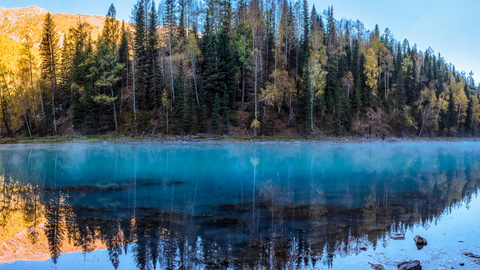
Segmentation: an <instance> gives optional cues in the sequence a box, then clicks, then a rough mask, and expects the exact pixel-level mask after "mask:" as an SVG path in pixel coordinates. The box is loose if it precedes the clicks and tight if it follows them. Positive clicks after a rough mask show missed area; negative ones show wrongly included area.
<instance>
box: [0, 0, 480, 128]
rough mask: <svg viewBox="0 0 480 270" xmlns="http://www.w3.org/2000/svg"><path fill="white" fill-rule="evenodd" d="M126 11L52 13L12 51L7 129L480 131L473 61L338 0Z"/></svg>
mask: <svg viewBox="0 0 480 270" xmlns="http://www.w3.org/2000/svg"><path fill="white" fill-rule="evenodd" d="M115 17H116V10H115V7H114V6H113V4H112V6H111V7H110V8H109V9H108V12H107V14H106V17H105V21H104V25H103V29H102V30H101V32H100V33H98V34H95V35H93V34H92V29H93V27H92V26H91V25H90V24H89V23H87V22H85V21H82V20H81V19H80V18H79V19H78V20H77V23H76V25H73V27H71V28H70V29H69V30H68V31H65V32H64V33H62V32H60V31H57V26H56V24H55V22H54V20H53V19H52V15H51V14H50V13H47V14H46V15H45V16H44V18H43V31H42V34H41V40H40V41H39V42H38V44H37V45H36V44H35V43H34V42H33V41H32V40H29V39H28V38H24V39H22V43H21V46H20V48H18V55H17V57H14V58H12V59H9V58H7V56H6V55H7V54H4V56H2V58H3V59H1V58H0V90H1V91H0V105H1V106H0V109H1V112H0V120H1V135H2V136H8V137H13V136H25V137H32V136H52V135H71V134H75V135H79V134H81V135H85V134H119V135H144V134H148V135H152V136H159V135H163V134H169V135H189V134H192V135H195V134H226V135H241V136H273V135H280V136H287V135H294V136H297V135H301V136H343V135H358V136H378V137H384V136H386V135H389V136H390V135H392V136H422V137H423V136H467V137H470V136H476V135H477V133H478V128H479V124H480V105H479V91H478V90H479V89H478V87H477V86H476V85H475V82H474V80H473V73H472V72H470V73H469V74H468V75H467V74H466V73H465V72H459V71H457V70H456V69H455V66H454V65H452V64H449V63H447V62H446V61H445V59H444V58H443V57H442V56H441V54H440V53H436V52H435V51H434V50H433V49H432V48H426V50H424V51H422V50H421V48H417V46H416V45H415V44H413V45H412V44H410V42H409V41H408V40H403V41H398V40H396V39H395V38H394V37H393V34H392V31H391V30H390V29H388V28H386V29H385V30H380V29H379V27H378V26H377V27H375V29H373V30H368V29H365V27H364V25H363V24H362V23H361V22H360V21H351V20H346V19H341V20H337V19H335V17H334V8H333V7H328V8H327V9H326V10H325V11H323V12H319V11H317V9H316V7H315V6H314V7H313V8H312V9H310V6H309V4H308V2H307V1H306V0H302V1H301V0H298V1H290V0H288V1H287V0H265V1H261V0H238V1H235V2H233V1H230V0H207V1H206V2H205V3H204V4H203V3H202V2H201V1H197V0H193V1H185V0H165V1H164V2H162V3H160V4H158V3H155V2H154V1H150V0H138V2H137V3H136V4H135V6H134V7H133V9H132V14H131V22H123V21H119V20H117V19H116V18H115ZM94 36H95V38H94ZM12 42H13V41H11V40H9V39H8V38H5V37H4V36H1V35H0V47H1V49H2V51H4V52H7V51H9V50H14V47H15V46H14V44H13V45H12V44H11V43H12ZM453 60H454V59H453Z"/></svg>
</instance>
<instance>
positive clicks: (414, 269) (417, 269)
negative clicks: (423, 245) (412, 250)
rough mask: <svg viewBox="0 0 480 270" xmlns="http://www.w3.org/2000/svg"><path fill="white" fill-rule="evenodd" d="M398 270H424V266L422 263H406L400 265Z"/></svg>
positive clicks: (416, 261) (415, 261)
mask: <svg viewBox="0 0 480 270" xmlns="http://www.w3.org/2000/svg"><path fill="white" fill-rule="evenodd" d="M397 270H422V265H421V264H420V261H418V260H414V261H406V262H402V263H401V264H399V265H398V268H397Z"/></svg>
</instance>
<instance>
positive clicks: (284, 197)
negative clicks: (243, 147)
mask: <svg viewBox="0 0 480 270" xmlns="http://www.w3.org/2000/svg"><path fill="white" fill-rule="evenodd" d="M15 158H16V159H19V158H18V157H17V156H15V154H14V153H13V152H8V151H7V152H5V151H4V152H0V164H1V166H0V175H1V178H0V184H1V186H0V188H1V194H0V196H1V197H0V198H1V200H0V203H1V204H0V207H1V208H0V209H1V211H0V225H1V228H2V229H0V241H1V242H4V241H11V240H9V239H15V237H18V233H19V232H20V231H21V230H25V231H26V232H27V234H26V235H27V236H26V237H27V238H28V241H29V242H30V243H32V244H35V243H37V242H40V241H42V240H41V239H42V237H41V235H42V234H44V235H45V238H46V241H47V244H48V248H49V250H48V253H49V256H50V258H51V259H52V261H53V263H56V262H57V261H58V260H59V259H60V257H61V254H62V252H65V250H75V251H81V252H84V253H86V252H90V251H94V250H97V249H107V250H108V255H109V258H110V261H111V264H112V266H113V267H114V268H115V269H116V268H118V267H119V265H120V264H121V261H120V258H121V256H122V254H126V253H128V254H129V256H132V257H133V258H134V261H135V264H136V266H137V267H138V268H139V269H151V268H155V267H159V268H160V269H174V268H175V269H176V268H182V269H192V268H195V267H202V268H234V269H244V268H260V267H268V268H270V267H272V268H276V269H283V268H289V269H291V268H304V267H307V266H310V267H315V266H323V265H327V266H328V267H333V265H334V261H335V257H336V256H339V255H340V254H351V253H352V254H355V253H358V252H361V251H362V250H364V249H365V248H366V247H367V246H368V247H373V248H375V247H376V246H377V245H379V244H381V243H382V242H383V241H385V240H386V239H387V238H389V235H393V234H395V233H402V232H404V231H406V230H409V229H411V228H413V226H415V225H418V224H420V225H424V226H425V225H427V224H429V223H432V222H434V221H436V220H437V219H439V217H440V216H441V215H442V214H443V213H445V211H447V212H448V211H451V210H452V208H454V207H455V206H457V205H458V204H459V203H465V204H466V205H468V203H469V201H470V199H471V198H472V196H474V195H475V194H477V192H478V188H479V184H480V183H479V181H478V179H479V177H478V175H480V174H479V171H478V168H480V167H478V166H477V165H478V164H479V158H478V157H477V158H471V155H470V154H469V155H464V156H460V158H459V157H458V156H456V157H455V160H456V161H457V165H456V167H455V168H454V169H453V170H448V169H445V168H444V166H443V165H442V164H443V163H442V158H444V157H443V156H441V155H439V156H435V164H437V166H436V167H435V168H436V169H435V170H431V168H425V167H423V169H422V170H421V171H419V172H416V171H412V170H410V169H409V168H408V167H407V168H403V169H401V172H399V173H398V174H397V173H396V172H395V173H390V174H387V175H388V177H390V179H391V180H388V181H387V180H385V179H386V175H385V174H380V173H372V172H370V173H369V177H370V179H371V181H369V182H368V184H367V185H366V184H365V181H360V180H357V179H350V180H348V181H346V183H342V182H339V183H338V185H344V186H346V187H342V188H341V189H340V191H338V192H332V191H331V189H329V185H331V183H330V182H329V181H325V182H315V181H314V178H315V177H318V174H315V173H311V174H306V175H300V176H298V177H300V178H302V177H303V178H304V180H302V181H304V182H306V183H307V185H306V187H305V188H302V189H300V190H298V189H295V188H294V187H292V186H293V185H289V184H288V183H287V184H285V183H284V182H281V181H275V180H264V181H260V180H258V179H257V181H258V182H257V183H255V186H254V187H255V188H254V189H253V190H252V189H248V188H247V186H246V185H242V186H241V190H240V189H239V188H238V187H235V188H234V189H235V192H234V193H232V194H235V196H237V197H239V198H240V199H236V201H234V202H232V201H228V202H224V201H218V200H215V196H216V194H214V193H213V190H212V191H209V190H207V191H205V190H204V189H200V191H197V189H198V186H199V183H198V182H199V181H201V179H200V180H199V178H194V179H193V180H192V179H191V180H190V181H179V180H171V179H186V178H176V177H173V176H172V175H169V174H167V173H166V174H165V175H164V176H162V177H158V178H148V177H138V178H137V177H133V178H131V177H122V176H123V175H114V176H113V178H118V179H120V180H119V181H111V182H108V181H106V182H101V183H92V184H84V185H70V186H67V184H68V183H65V182H62V181H65V177H64V176H62V170H59V168H60V167H61V166H65V163H63V164H61V161H60V159H61V158H62V157H60V158H59V156H58V155H54V160H53V161H50V162H51V163H50V165H49V166H44V167H43V168H44V170H42V169H41V167H39V166H37V167H35V166H33V165H32V164H33V163H34V162H38V161H34V160H33V159H32V153H31V152H30V153H28V154H27V155H25V156H22V158H21V160H22V163H20V164H21V166H20V167H21V168H19V163H18V162H17V163H15V162H12V160H13V161H15V160H16V159H15ZM63 158H64V159H65V157H63ZM249 159H250V158H248V159H247V164H248V160H249ZM450 161H451V160H448V162H450ZM63 162H65V161H63ZM412 162H415V161H412ZM258 164H259V162H258V161H257V162H255V165H254V166H255V170H257V168H256V166H257V165H258ZM438 164H439V165H438ZM135 166H137V165H135ZM25 171H26V173H25ZM164 171H165V170H163V171H162V172H164ZM136 172H137V171H135V173H136ZM118 174H120V173H118ZM323 175H325V174H323ZM352 175H355V174H352ZM257 177H258V178H259V179H260V177H259V176H257ZM245 179H247V180H245V181H250V179H249V178H245ZM242 181H243V180H242ZM292 181H293V180H292ZM242 183H243V182H242ZM404 186H408V187H409V188H404ZM395 187H397V189H395ZM187 188H188V189H187ZM216 188H217V189H216V190H220V191H222V187H221V186H220V185H219V184H217V186H216ZM243 188H244V189H245V190H244V189H243ZM186 190H187V191H188V192H192V193H189V194H193V195H188V196H180V195H179V193H181V192H186ZM327 191H328V192H327ZM152 194H153V195H152ZM229 194H230V193H229ZM176 196H180V197H176ZM180 202H181V203H180ZM19 224H21V225H20V226H19ZM2 252H7V251H4V250H0V253H2ZM4 255H5V254H4ZM5 256H8V254H6V255H5ZM5 256H4V257H5ZM30 259H34V258H30Z"/></svg>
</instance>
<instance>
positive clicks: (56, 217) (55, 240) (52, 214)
mask: <svg viewBox="0 0 480 270" xmlns="http://www.w3.org/2000/svg"><path fill="white" fill-rule="evenodd" d="M49 197H50V198H49V199H48V201H47V203H46V205H45V218H46V220H47V221H46V223H45V235H46V236H47V239H48V247H49V249H50V255H51V257H52V261H53V263H55V264H56V263H57V260H58V257H59V256H60V253H61V250H60V249H61V246H62V241H63V239H64V238H63V237H64V229H65V226H64V225H65V220H64V209H62V207H63V205H62V201H63V196H62V194H61V193H60V192H52V193H51V194H49Z"/></svg>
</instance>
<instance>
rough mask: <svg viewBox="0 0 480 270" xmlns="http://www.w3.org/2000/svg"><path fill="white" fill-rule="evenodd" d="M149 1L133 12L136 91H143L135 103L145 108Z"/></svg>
mask: <svg viewBox="0 0 480 270" xmlns="http://www.w3.org/2000/svg"><path fill="white" fill-rule="evenodd" d="M146 8H147V1H146V0H138V1H137V3H136V4H135V6H134V8H133V10H132V18H133V22H134V28H135V34H134V46H133V51H134V58H135V59H134V61H135V74H134V76H135V81H136V82H137V85H136V86H135V87H134V89H135V88H136V89H142V91H140V92H139V93H134V96H135V97H134V100H135V101H134V102H137V100H138V103H139V104H141V105H142V106H143V104H144V99H145V89H146V87H145V83H146V82H147V69H148V68H147V65H148V63H147V61H148V60H147V50H146V48H147V42H146V41H147V11H146Z"/></svg>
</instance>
